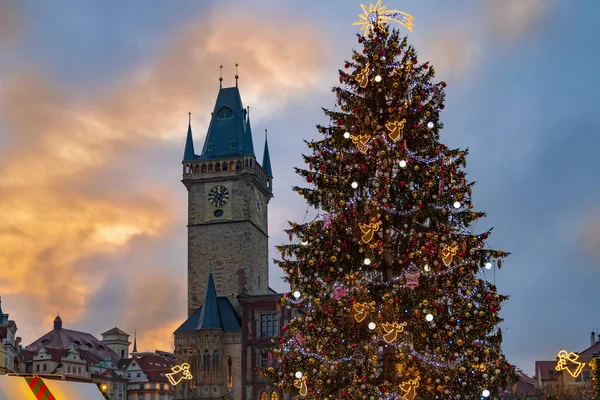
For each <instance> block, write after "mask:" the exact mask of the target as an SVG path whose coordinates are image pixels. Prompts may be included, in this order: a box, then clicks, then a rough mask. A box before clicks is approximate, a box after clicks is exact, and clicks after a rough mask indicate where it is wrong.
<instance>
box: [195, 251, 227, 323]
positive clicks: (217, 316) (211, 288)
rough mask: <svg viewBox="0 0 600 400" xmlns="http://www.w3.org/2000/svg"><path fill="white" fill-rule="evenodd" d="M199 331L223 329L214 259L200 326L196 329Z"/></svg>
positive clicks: (210, 269)
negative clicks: (213, 271) (213, 273)
mask: <svg viewBox="0 0 600 400" xmlns="http://www.w3.org/2000/svg"><path fill="white" fill-rule="evenodd" d="M199 329H223V323H222V321H221V313H220V312H219V301H218V299H217V289H216V288H215V281H214V280H213V275H212V258H211V259H210V264H209V271H208V284H207V285H206V294H205V296H204V303H203V304H202V310H201V311H200V318H199V319H198V326H197V327H196V330H199Z"/></svg>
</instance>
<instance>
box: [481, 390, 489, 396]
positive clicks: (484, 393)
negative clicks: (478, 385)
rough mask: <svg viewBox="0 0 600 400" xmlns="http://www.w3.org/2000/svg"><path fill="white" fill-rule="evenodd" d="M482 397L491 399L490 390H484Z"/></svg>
mask: <svg viewBox="0 0 600 400" xmlns="http://www.w3.org/2000/svg"><path fill="white" fill-rule="evenodd" d="M481 395H482V396H483V397H490V391H489V390H487V389H485V390H484V391H483V392H482V393H481Z"/></svg>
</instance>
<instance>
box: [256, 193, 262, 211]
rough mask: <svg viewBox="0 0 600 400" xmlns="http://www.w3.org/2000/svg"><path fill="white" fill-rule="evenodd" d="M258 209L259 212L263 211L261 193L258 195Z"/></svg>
mask: <svg viewBox="0 0 600 400" xmlns="http://www.w3.org/2000/svg"><path fill="white" fill-rule="evenodd" d="M256 211H258V212H259V213H260V212H261V211H262V200H261V199H260V196H259V195H256Z"/></svg>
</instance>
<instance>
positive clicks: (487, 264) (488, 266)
mask: <svg viewBox="0 0 600 400" xmlns="http://www.w3.org/2000/svg"><path fill="white" fill-rule="evenodd" d="M485 269H492V263H491V262H489V261H486V263H485Z"/></svg>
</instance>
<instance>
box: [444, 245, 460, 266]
mask: <svg viewBox="0 0 600 400" xmlns="http://www.w3.org/2000/svg"><path fill="white" fill-rule="evenodd" d="M457 251H458V247H457V246H448V247H444V248H443V249H442V251H441V253H442V261H443V262H444V264H445V265H446V266H449V265H450V264H451V263H452V258H453V257H454V256H455V255H456V252H457Z"/></svg>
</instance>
